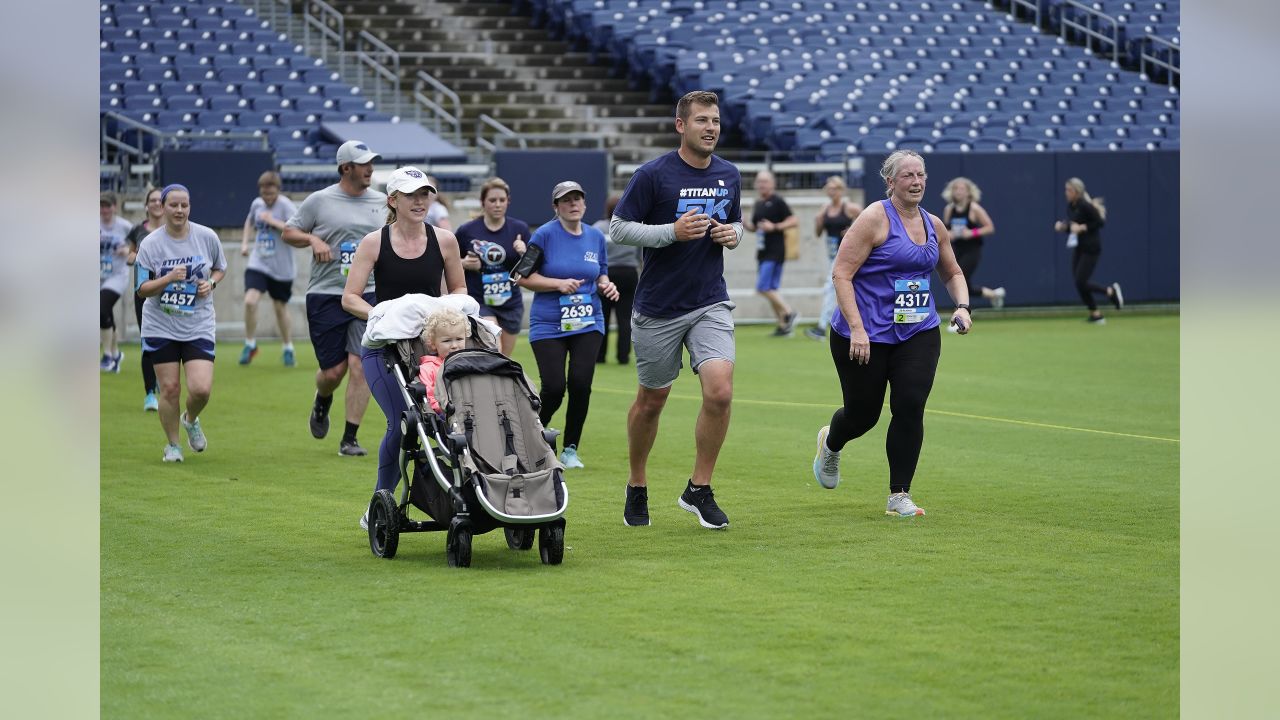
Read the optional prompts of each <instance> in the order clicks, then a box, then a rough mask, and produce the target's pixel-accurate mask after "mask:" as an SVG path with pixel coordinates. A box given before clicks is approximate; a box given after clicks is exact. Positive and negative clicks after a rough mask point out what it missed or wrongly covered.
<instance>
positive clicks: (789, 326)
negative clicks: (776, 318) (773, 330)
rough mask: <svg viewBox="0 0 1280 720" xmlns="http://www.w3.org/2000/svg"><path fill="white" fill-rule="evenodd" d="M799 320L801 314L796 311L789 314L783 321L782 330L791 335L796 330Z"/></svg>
mask: <svg viewBox="0 0 1280 720" xmlns="http://www.w3.org/2000/svg"><path fill="white" fill-rule="evenodd" d="M799 319H800V313H798V312H795V311H792V312H789V313H787V316H786V317H785V318H783V319H782V329H783V330H786V331H787V334H788V335H790V334H791V333H792V331H793V330H795V329H796V321H797V320H799Z"/></svg>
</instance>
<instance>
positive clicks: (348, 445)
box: [338, 440, 369, 457]
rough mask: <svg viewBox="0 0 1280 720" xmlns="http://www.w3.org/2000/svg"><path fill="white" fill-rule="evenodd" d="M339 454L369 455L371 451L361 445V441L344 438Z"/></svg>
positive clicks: (350, 455) (352, 455)
mask: <svg viewBox="0 0 1280 720" xmlns="http://www.w3.org/2000/svg"><path fill="white" fill-rule="evenodd" d="M338 454H339V455H345V456H347V457H360V456H361V455H368V454H369V453H368V451H366V450H365V449H364V448H362V447H360V443H358V442H356V441H355V440H343V441H342V443H341V444H339V445H338Z"/></svg>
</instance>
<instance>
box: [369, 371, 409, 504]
mask: <svg viewBox="0 0 1280 720" xmlns="http://www.w3.org/2000/svg"><path fill="white" fill-rule="evenodd" d="M395 351H396V350H395V348H394V347H392V346H388V349H387V352H395ZM382 352H383V351H382V348H377V349H374V348H363V353H362V354H361V356H360V366H361V367H362V368H364V379H365V382H366V383H368V385H369V392H370V393H371V394H372V395H373V399H374V400H376V401H377V403H378V407H380V408H382V414H383V415H386V416H387V432H386V433H385V434H384V435H383V436H382V444H381V445H379V446H378V483H377V485H375V486H374V488H373V490H374V492H377V491H379V490H395V488H396V484H397V483H399V482H400V439H401V438H402V437H404V435H403V434H402V433H401V432H400V415H401V413H403V412H404V411H405V410H407V409H409V406H408V405H405V403H404V393H403V392H402V389H401V387H400V383H399V382H397V381H396V376H395V375H393V374H392V373H391V372H390V371H388V370H387V364H386V363H385V362H383V360H382ZM409 379H410V378H405V380H409Z"/></svg>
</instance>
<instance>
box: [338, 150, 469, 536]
mask: <svg viewBox="0 0 1280 720" xmlns="http://www.w3.org/2000/svg"><path fill="white" fill-rule="evenodd" d="M435 193H436V189H435V187H434V186H433V185H431V184H430V183H429V182H428V178H427V176H426V174H425V173H423V172H422V171H421V170H419V169H417V168H414V167H403V168H400V169H398V170H396V171H395V172H393V173H391V179H390V180H389V181H387V206H388V207H389V208H390V212H389V213H388V214H387V225H386V226H384V227H383V228H382V229H381V230H375V231H373V232H371V233H369V234H368V235H365V236H364V239H362V240H361V241H360V245H359V247H357V248H356V255H355V258H353V259H352V261H351V271H350V273H349V274H348V275H347V285H346V288H344V290H343V293H342V307H343V309H344V310H346V311H347V312H349V313H351V314H352V315H355V316H356V317H358V318H360V319H361V320H368V319H369V311H370V310H372V309H373V308H372V306H370V305H369V303H368V302H366V301H365V300H364V298H363V297H361V293H362V292H363V291H364V288H365V284H366V283H367V282H368V280H369V273H370V272H372V273H373V274H374V278H375V279H376V280H377V286H376V288H375V293H376V296H377V301H378V302H380V303H381V302H386V301H387V300H394V299H395V298H398V297H401V296H403V295H408V294H410V293H421V294H424V295H430V296H432V297H440V296H441V295H442V294H445V293H453V294H458V295H466V294H467V281H466V278H465V276H464V274H463V271H462V258H461V256H460V255H459V254H458V240H457V238H455V237H454V236H453V233H451V232H449V231H448V230H444V229H441V228H436V227H432V226H431V225H429V224H427V223H426V216H427V208H428V207H430V205H431V200H432V196H433V195H435ZM390 352H395V350H394V348H393V349H391V350H390ZM382 353H383V349H382V348H378V349H371V348H365V350H364V353H363V354H362V356H361V358H360V360H361V365H362V366H363V368H364V377H365V381H366V382H368V383H369V390H370V391H371V392H372V393H373V397H374V399H375V400H377V402H378V407H380V408H382V412H383V414H385V415H386V416H387V432H386V434H385V435H384V436H383V438H382V445H381V446H380V447H379V448H378V484H377V487H376V488H375V491H376V490H382V489H387V490H391V489H394V488H395V486H396V483H397V482H399V480H400V470H399V468H398V467H396V464H397V461H398V459H399V453H400V414H401V413H403V412H404V411H405V410H406V409H407V408H406V407H405V404H404V397H403V395H402V394H401V392H400V386H399V384H398V383H397V382H396V379H395V376H394V375H392V374H391V373H389V372H387V366H386V363H384V362H383V360H382ZM367 522H368V512H367V511H366V513H365V517H362V518H361V519H360V526H361V527H365V526H366V525H367Z"/></svg>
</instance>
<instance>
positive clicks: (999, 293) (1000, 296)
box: [991, 287, 1005, 310]
mask: <svg viewBox="0 0 1280 720" xmlns="http://www.w3.org/2000/svg"><path fill="white" fill-rule="evenodd" d="M991 292H993V293H995V294H994V295H992V296H991V307H993V308H995V309H997V310H999V309H1000V308H1002V307H1004V296H1005V292H1004V288H1002V287H998V288H996V289H995V290H992V291H991Z"/></svg>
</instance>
